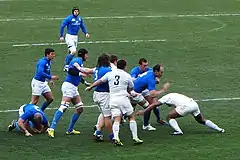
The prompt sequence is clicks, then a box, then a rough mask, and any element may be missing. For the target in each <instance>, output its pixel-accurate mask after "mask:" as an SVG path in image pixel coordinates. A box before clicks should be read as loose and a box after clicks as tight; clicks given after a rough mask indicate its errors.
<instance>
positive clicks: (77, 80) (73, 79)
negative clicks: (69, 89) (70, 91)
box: [65, 57, 83, 86]
mask: <svg viewBox="0 0 240 160" xmlns="http://www.w3.org/2000/svg"><path fill="white" fill-rule="evenodd" d="M74 63H77V64H78V65H79V66H80V67H83V60H82V58H81V57H75V58H73V59H72V61H71V62H70V64H69V67H68V69H76V70H78V69H77V68H76V67H75V66H73V64H74ZM81 80H82V76H79V75H78V76H72V75H70V74H67V76H66V79H65V82H69V83H71V84H73V85H74V86H78V85H79V83H80V82H81Z"/></svg>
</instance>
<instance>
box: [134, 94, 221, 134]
mask: <svg viewBox="0 0 240 160" xmlns="http://www.w3.org/2000/svg"><path fill="white" fill-rule="evenodd" d="M163 104H166V105H168V106H172V107H174V109H173V110H171V111H170V112H169V113H168V115H167V120H168V122H169V124H170V126H171V127H172V128H173V129H174V132H173V135H182V134H183V131H182V130H181V129H180V127H179V126H178V123H177V121H176V120H175V118H179V117H183V116H186V115H188V114H191V115H192V116H193V117H194V118H195V120H196V121H197V122H198V123H200V124H203V125H205V126H207V127H209V128H211V129H214V130H217V131H219V132H220V133H224V132H225V130H224V129H222V128H219V127H218V126H217V125H216V124H214V123H213V122H212V121H210V120H207V119H204V118H203V116H202V114H201V112H200V110H199V107H198V104H197V102H195V101H194V100H193V99H192V98H189V97H187V96H185V95H183V94H179V93H169V94H167V95H165V96H163V97H162V98H160V99H159V100H158V101H157V102H155V103H153V104H151V105H149V106H148V107H147V108H146V109H145V110H142V111H139V112H138V113H137V114H139V115H140V114H143V113H144V112H145V111H149V110H151V109H153V108H155V107H157V106H160V105H163Z"/></svg>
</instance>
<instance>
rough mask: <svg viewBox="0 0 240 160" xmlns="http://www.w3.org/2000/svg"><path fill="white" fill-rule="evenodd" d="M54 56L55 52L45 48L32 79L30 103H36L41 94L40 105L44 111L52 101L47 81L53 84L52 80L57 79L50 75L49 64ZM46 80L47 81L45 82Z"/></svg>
mask: <svg viewBox="0 0 240 160" xmlns="http://www.w3.org/2000/svg"><path fill="white" fill-rule="evenodd" d="M54 57H55V52H54V50H53V49H52V48H46V49H45V56H44V57H43V58H41V59H40V60H39V61H38V62H37V65H36V73H35V75H34V77H33V79H32V83H31V87H32V101H31V104H35V105H36V104H37V103H38V101H39V98H40V96H41V95H43V96H44V98H45V101H44V102H43V103H42V105H41V107H40V108H41V110H42V111H44V110H45V109H46V108H47V107H48V106H49V104H51V103H52V101H53V95H52V92H51V89H50V87H49V86H48V82H49V83H50V85H52V86H54V82H53V80H58V79H59V77H58V76H56V75H51V65H52V61H53V59H54ZM47 81H48V82H47Z"/></svg>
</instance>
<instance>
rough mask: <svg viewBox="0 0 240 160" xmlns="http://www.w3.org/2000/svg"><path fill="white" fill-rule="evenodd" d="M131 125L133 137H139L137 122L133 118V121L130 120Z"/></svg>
mask: <svg viewBox="0 0 240 160" xmlns="http://www.w3.org/2000/svg"><path fill="white" fill-rule="evenodd" d="M129 127H130V130H131V131H132V137H133V139H138V135H137V122H136V121H133V120H131V121H130V122H129Z"/></svg>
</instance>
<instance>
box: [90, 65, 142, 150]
mask: <svg viewBox="0 0 240 160" xmlns="http://www.w3.org/2000/svg"><path fill="white" fill-rule="evenodd" d="M126 65H127V62H126V61H125V60H119V61H118V62H117V70H115V71H112V72H108V73H106V74H105V75H104V76H103V77H102V78H101V79H99V80H98V81H96V82H94V83H93V84H92V85H91V86H90V87H87V88H86V90H91V89H92V88H93V87H96V86H98V85H100V84H102V83H104V82H107V81H108V85H109V90H110V100H109V105H110V108H111V114H112V117H113V118H114V123H113V126H112V130H113V134H114V138H113V140H114V143H115V145H117V146H122V145H123V144H122V142H121V141H120V139H119V125H120V121H121V117H122V114H125V115H127V116H128V118H129V121H130V130H131V131H132V136H133V141H134V143H135V144H142V143H143V141H142V140H140V139H139V138H138V135H137V123H136V121H135V116H134V114H133V107H132V105H131V103H130V100H129V98H128V96H129V92H130V91H132V89H133V82H132V79H131V76H130V75H129V74H128V73H127V72H125V69H126ZM132 96H134V95H132Z"/></svg>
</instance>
